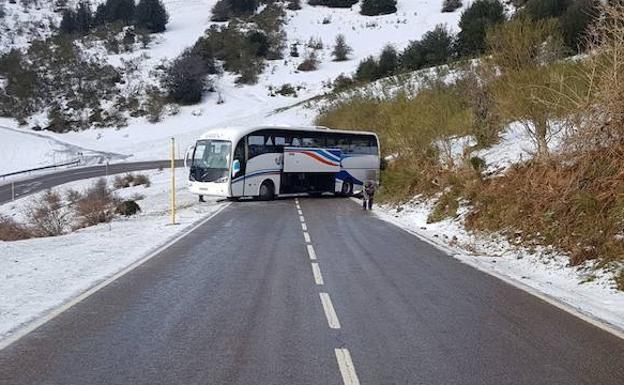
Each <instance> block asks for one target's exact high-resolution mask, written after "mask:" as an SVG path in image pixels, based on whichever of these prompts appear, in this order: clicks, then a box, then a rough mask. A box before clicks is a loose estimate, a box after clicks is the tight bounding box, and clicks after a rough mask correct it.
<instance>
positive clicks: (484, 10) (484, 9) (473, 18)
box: [457, 0, 505, 56]
mask: <svg viewBox="0 0 624 385" xmlns="http://www.w3.org/2000/svg"><path fill="white" fill-rule="evenodd" d="M504 21H505V8H504V6H503V4H502V3H501V2H500V1H499V0H477V1H475V2H474V3H472V4H471V5H470V6H469V7H468V8H467V9H466V10H465V11H464V12H463V13H462V15H461V18H460V19H459V28H460V29H461V31H460V32H459V33H458V34H457V51H458V53H459V54H460V55H461V56H472V55H475V54H479V53H482V52H483V51H484V50H485V35H486V32H487V30H488V29H489V28H490V27H492V26H493V25H495V24H498V23H502V22H504Z"/></svg>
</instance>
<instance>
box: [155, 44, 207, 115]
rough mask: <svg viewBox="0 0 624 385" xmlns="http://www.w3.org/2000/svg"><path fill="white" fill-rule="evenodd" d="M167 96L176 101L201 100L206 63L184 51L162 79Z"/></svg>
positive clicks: (187, 102)
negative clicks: (163, 79)
mask: <svg viewBox="0 0 624 385" xmlns="http://www.w3.org/2000/svg"><path fill="white" fill-rule="evenodd" d="M164 84H165V87H166V88H167V90H168V92H169V97H170V98H171V99H172V100H173V101H174V102H176V103H181V104H195V103H199V102H200V101H201V98H202V95H203V92H204V88H205V85H206V65H205V63H204V61H203V60H202V58H201V57H199V56H198V55H195V54H192V53H191V52H190V51H186V52H185V53H184V54H182V55H181V56H180V57H179V58H178V59H176V60H175V61H174V62H173V63H172V65H171V67H170V68H169V69H168V71H167V74H166V76H165V81H164Z"/></svg>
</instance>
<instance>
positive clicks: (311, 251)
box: [306, 245, 316, 261]
mask: <svg viewBox="0 0 624 385" xmlns="http://www.w3.org/2000/svg"><path fill="white" fill-rule="evenodd" d="M306 247H307V248H308V255H309V256H310V260H311V261H316V252H315V251H314V247H312V245H306Z"/></svg>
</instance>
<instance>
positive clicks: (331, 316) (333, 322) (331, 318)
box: [319, 293, 340, 329]
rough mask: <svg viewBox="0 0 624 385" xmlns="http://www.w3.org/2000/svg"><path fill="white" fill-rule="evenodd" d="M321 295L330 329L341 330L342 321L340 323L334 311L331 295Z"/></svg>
mask: <svg viewBox="0 0 624 385" xmlns="http://www.w3.org/2000/svg"><path fill="white" fill-rule="evenodd" d="M319 295H320V297H321V303H322V304H323V310H324V311H325V317H327V323H328V324H329V327H330V328H332V329H340V321H338V316H337V315H336V311H335V310H334V305H333V304H332V301H331V298H329V294H327V293H319Z"/></svg>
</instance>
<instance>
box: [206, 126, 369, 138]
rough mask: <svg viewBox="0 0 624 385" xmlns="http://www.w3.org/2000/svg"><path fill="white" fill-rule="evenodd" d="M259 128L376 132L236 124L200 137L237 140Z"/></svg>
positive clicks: (348, 132)
mask: <svg viewBox="0 0 624 385" xmlns="http://www.w3.org/2000/svg"><path fill="white" fill-rule="evenodd" d="M258 130H284V131H309V132H331V133H336V134H350V135H358V134H360V135H374V136H377V134H375V133H374V132H366V131H350V130H334V129H330V128H327V127H322V126H280V125H266V126H246V127H245V126H234V127H222V128H213V129H210V130H208V131H206V132H205V133H204V134H203V135H202V136H201V137H200V139H222V140H229V141H232V142H237V141H238V140H239V139H240V138H242V137H244V136H245V135H248V134H251V133H252V132H255V131H258Z"/></svg>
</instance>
